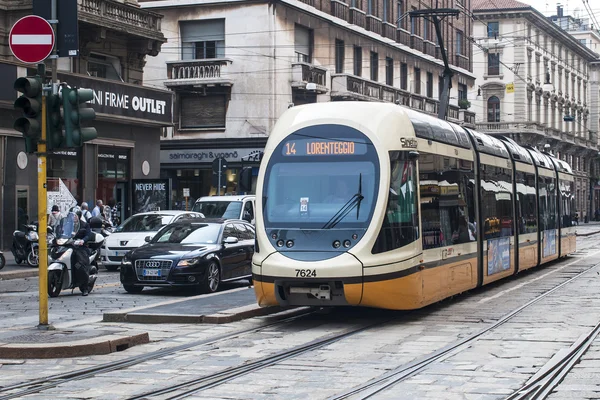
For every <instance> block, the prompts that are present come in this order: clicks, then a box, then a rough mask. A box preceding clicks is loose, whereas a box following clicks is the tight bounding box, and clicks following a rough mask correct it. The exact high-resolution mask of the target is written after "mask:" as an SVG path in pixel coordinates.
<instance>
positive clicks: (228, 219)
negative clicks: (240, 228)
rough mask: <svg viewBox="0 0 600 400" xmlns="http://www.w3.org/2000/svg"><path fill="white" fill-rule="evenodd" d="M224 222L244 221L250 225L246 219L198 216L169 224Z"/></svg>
mask: <svg viewBox="0 0 600 400" xmlns="http://www.w3.org/2000/svg"><path fill="white" fill-rule="evenodd" d="M226 222H235V223H236V224H237V223H244V224H246V225H252V224H250V223H249V222H248V221H244V220H241V219H235V218H202V219H200V218H198V219H185V220H183V221H177V222H173V223H171V225H194V224H224V223H226Z"/></svg>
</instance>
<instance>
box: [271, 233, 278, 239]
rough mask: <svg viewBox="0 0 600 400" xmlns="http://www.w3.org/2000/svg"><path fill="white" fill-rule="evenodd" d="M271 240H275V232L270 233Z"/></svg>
mask: <svg viewBox="0 0 600 400" xmlns="http://www.w3.org/2000/svg"><path fill="white" fill-rule="evenodd" d="M271 239H273V240H275V239H277V234H276V233H275V232H273V233H271Z"/></svg>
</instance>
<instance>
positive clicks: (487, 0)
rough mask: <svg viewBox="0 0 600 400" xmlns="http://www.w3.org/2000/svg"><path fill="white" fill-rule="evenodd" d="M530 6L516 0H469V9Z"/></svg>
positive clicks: (510, 8)
mask: <svg viewBox="0 0 600 400" xmlns="http://www.w3.org/2000/svg"><path fill="white" fill-rule="evenodd" d="M518 8H532V7H531V6H530V5H529V4H525V3H521V2H520V1H517V0H471V9H472V10H473V11H475V10H503V9H509V10H513V9H518Z"/></svg>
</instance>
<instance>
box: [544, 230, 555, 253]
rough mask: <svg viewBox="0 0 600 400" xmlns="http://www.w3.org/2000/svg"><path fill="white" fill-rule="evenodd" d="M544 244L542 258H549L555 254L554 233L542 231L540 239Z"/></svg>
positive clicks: (552, 231)
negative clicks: (542, 234)
mask: <svg viewBox="0 0 600 400" xmlns="http://www.w3.org/2000/svg"><path fill="white" fill-rule="evenodd" d="M542 240H543V243H544V245H543V246H544V257H550V256H551V255H553V254H555V253H556V231H555V230H551V231H544V236H543V238H542Z"/></svg>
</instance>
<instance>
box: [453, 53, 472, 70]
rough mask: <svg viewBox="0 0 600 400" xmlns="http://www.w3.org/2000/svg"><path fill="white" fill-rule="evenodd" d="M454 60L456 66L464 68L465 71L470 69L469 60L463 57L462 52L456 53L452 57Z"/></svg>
mask: <svg viewBox="0 0 600 400" xmlns="http://www.w3.org/2000/svg"><path fill="white" fill-rule="evenodd" d="M454 62H455V65H456V66H457V67H459V68H462V69H466V70H467V71H470V68H471V65H470V64H471V63H470V62H469V58H468V57H465V56H463V55H462V54H456V57H455V58H454Z"/></svg>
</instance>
